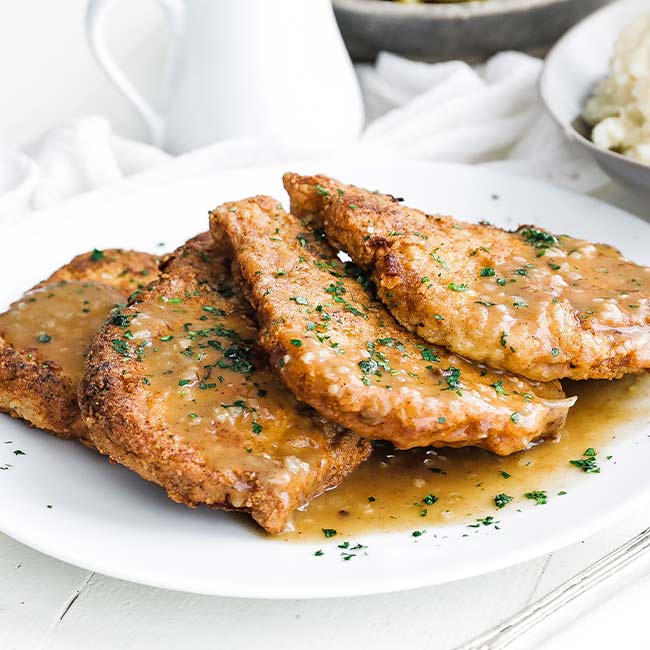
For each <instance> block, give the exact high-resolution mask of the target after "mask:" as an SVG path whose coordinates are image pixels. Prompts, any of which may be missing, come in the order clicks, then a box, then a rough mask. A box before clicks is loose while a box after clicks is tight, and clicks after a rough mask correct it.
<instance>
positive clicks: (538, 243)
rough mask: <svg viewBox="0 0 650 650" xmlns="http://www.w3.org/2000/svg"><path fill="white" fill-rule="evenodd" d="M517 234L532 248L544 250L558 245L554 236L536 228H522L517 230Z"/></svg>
mask: <svg viewBox="0 0 650 650" xmlns="http://www.w3.org/2000/svg"><path fill="white" fill-rule="evenodd" d="M519 234H520V235H521V236H522V237H523V238H524V241H525V242H526V243H528V244H531V245H532V246H533V247H534V248H539V249H546V248H551V247H552V246H557V245H558V244H559V243H560V242H559V241H558V238H557V237H556V236H555V235H552V234H551V233H550V232H546V231H545V230H539V229H538V228H522V229H520V230H519Z"/></svg>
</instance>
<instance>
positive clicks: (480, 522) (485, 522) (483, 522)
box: [467, 515, 499, 528]
mask: <svg viewBox="0 0 650 650" xmlns="http://www.w3.org/2000/svg"><path fill="white" fill-rule="evenodd" d="M476 521H477V523H475V524H468V525H467V527H468V528H480V527H481V526H491V525H492V524H494V527H495V528H498V526H497V525H496V524H498V523H499V522H498V521H495V519H494V517H493V516H492V515H488V516H487V517H482V518H479V519H477V520H476Z"/></svg>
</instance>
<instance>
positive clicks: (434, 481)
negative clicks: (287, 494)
mask: <svg viewBox="0 0 650 650" xmlns="http://www.w3.org/2000/svg"><path fill="white" fill-rule="evenodd" d="M565 388H566V390H567V394H569V395H577V396H578V401H577V403H576V405H575V406H574V407H573V408H572V409H571V411H570V413H569V419H568V421H567V424H566V427H565V429H564V431H563V434H562V439H561V440H560V441H558V442H553V441H547V442H545V443H542V444H540V445H537V446H536V447H533V448H532V449H529V450H528V451H524V452H520V453H517V454H514V455H512V456H508V457H499V456H496V455H494V454H491V453H489V452H486V451H483V450H480V449H469V448H467V449H432V448H424V449H414V450H411V451H395V450H394V449H393V448H392V447H388V446H380V447H377V449H376V451H375V453H374V455H373V456H372V457H371V458H370V459H369V460H368V461H366V462H365V463H363V464H362V466H361V467H360V468H359V469H358V470H357V471H356V472H354V473H353V474H352V475H351V476H349V477H348V478H347V479H346V480H345V481H344V482H343V483H342V484H341V485H340V486H339V487H338V488H337V489H336V490H332V491H330V492H327V493H325V494H323V495H321V496H320V497H319V498H318V499H315V500H314V501H312V503H311V504H310V505H309V506H308V507H306V508H305V509H304V510H303V511H300V512H298V513H296V516H295V518H294V521H295V531H294V532H291V533H288V534H287V535H285V539H291V540H297V539H305V540H311V541H313V540H315V539H324V535H323V529H335V530H336V531H337V533H338V537H339V538H340V537H342V536H353V535H358V534H361V533H369V532H378V531H391V530H418V529H422V528H425V527H427V528H428V527H432V526H441V525H444V524H468V523H473V522H474V521H475V520H476V519H478V518H483V517H486V516H490V515H491V516H493V517H495V518H497V519H498V517H499V514H500V513H503V514H505V513H506V512H507V511H508V510H509V509H513V508H514V509H516V508H518V507H519V506H520V505H521V504H522V503H524V502H527V503H529V504H530V503H531V501H529V500H528V499H526V498H525V497H524V496H523V495H524V494H525V493H527V492H532V491H535V490H544V491H546V493H547V497H548V501H549V502H551V501H552V500H553V499H559V498H562V495H561V494H559V493H561V492H563V491H567V492H569V491H570V490H571V483H572V480H573V479H574V478H575V477H576V476H577V473H582V472H581V470H580V468H578V467H574V466H572V465H571V464H569V461H570V460H572V459H584V458H585V457H584V456H583V453H584V452H585V451H586V450H587V449H589V448H594V449H595V450H596V451H597V457H596V461H597V464H598V465H599V466H600V467H601V468H603V472H605V470H606V466H607V464H608V463H612V462H615V461H616V458H615V457H612V458H609V459H608V454H609V452H608V451H607V445H608V443H610V442H611V441H612V440H613V439H614V438H615V433H614V432H615V431H616V426H617V425H619V424H623V423H626V422H630V421H631V420H632V419H635V418H638V417H639V416H641V415H645V416H646V417H648V418H650V403H643V401H642V400H640V399H639V398H640V397H642V396H643V395H650V375H641V376H636V377H635V376H628V377H626V378H624V379H621V380H617V381H611V382H607V381H588V382H579V383H572V382H567V384H566V386H565ZM640 410H643V413H640ZM504 473H505V474H506V475H509V478H506V477H505V476H504ZM599 478H600V479H601V480H602V477H599V476H598V475H593V479H594V480H599ZM498 494H506V495H508V496H511V497H513V500H512V501H511V502H509V503H507V505H505V507H504V508H503V510H499V509H498V508H497V507H496V506H495V503H494V497H495V496H496V495H498ZM427 495H432V496H433V497H436V498H437V500H436V501H435V502H434V503H428V504H427V501H429V502H431V501H433V499H431V498H426V497H427Z"/></svg>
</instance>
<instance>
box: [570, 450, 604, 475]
mask: <svg viewBox="0 0 650 650" xmlns="http://www.w3.org/2000/svg"><path fill="white" fill-rule="evenodd" d="M582 455H583V456H584V458H580V459H578V460H570V461H569V463H570V464H571V465H573V466H574V467H577V468H579V469H581V470H582V471H583V472H586V473H587V474H600V467H599V466H598V464H597V461H596V455H597V454H596V450H595V449H594V448H593V447H589V449H585V451H584V453H583V454H582Z"/></svg>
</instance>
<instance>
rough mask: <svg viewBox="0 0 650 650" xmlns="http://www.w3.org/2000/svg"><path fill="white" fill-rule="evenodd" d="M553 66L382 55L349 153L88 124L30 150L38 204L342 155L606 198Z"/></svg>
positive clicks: (366, 80) (633, 591) (368, 76)
mask: <svg viewBox="0 0 650 650" xmlns="http://www.w3.org/2000/svg"><path fill="white" fill-rule="evenodd" d="M541 66H542V62H541V61H540V60H539V59H536V58H533V57H530V56H528V55H525V54H520V53H517V52H503V53H500V54H497V55H496V56H494V57H493V58H492V59H490V60H489V61H488V62H487V63H486V64H484V65H482V66H478V67H471V66H469V65H467V64H465V63H462V62H460V61H451V62H446V63H436V64H427V63H418V62H413V61H409V60H406V59H403V58H400V57H398V56H395V55H392V54H387V53H382V54H381V55H380V56H379V58H378V61H377V62H376V64H375V65H373V66H367V65H363V66H359V67H358V75H359V80H360V82H361V87H362V90H363V93H364V98H365V102H366V109H367V117H368V124H367V127H366V129H365V131H364V132H363V134H362V135H361V137H360V138H359V140H358V141H356V142H351V143H349V145H348V149H347V150H346V151H345V152H342V151H341V149H340V146H339V148H337V150H335V151H334V150H329V151H328V150H327V149H323V147H322V146H321V147H319V148H318V149H316V148H314V147H313V146H311V145H310V143H305V142H302V143H286V142H285V143H278V142H274V141H271V140H260V139H250V138H239V139H234V140H229V141H226V142H219V143H216V144H212V145H209V146H206V147H204V148H202V149H199V150H196V151H193V152H190V153H188V154H184V155H183V156H180V157H178V158H173V157H172V156H170V155H169V154H167V153H165V152H163V151H160V150H158V149H155V148H153V147H151V146H149V145H146V144H143V143H140V142H134V141H130V140H126V139H124V138H122V137H120V136H118V135H116V134H115V133H113V131H112V129H111V127H110V125H109V123H108V122H107V120H105V119H104V118H102V117H96V116H92V117H84V118H81V119H79V120H77V121H75V122H73V123H71V124H67V125H64V126H61V127H57V128H54V129H52V130H51V131H49V132H48V133H46V134H45V135H43V136H42V137H41V138H39V139H38V140H37V141H35V142H33V143H32V144H30V145H29V146H28V147H27V148H26V153H27V154H28V155H29V156H30V157H31V158H32V159H33V160H34V161H35V162H36V163H37V165H38V167H39V168H40V181H39V184H38V186H37V188H36V191H35V194H34V195H33V197H32V200H31V205H30V206H26V207H31V208H32V209H43V208H47V207H50V206H52V205H55V204H57V203H61V202H63V201H65V200H67V199H69V198H71V197H73V196H76V195H79V194H82V193H87V192H90V191H91V190H95V192H94V193H93V197H94V200H105V199H106V198H108V197H110V196H111V195H113V196H115V195H118V194H122V195H123V194H124V193H125V192H127V191H131V190H133V189H134V188H139V187H143V186H145V185H151V184H152V183H163V182H172V181H175V180H180V179H183V178H189V177H192V176H196V175H200V174H207V173H212V172H215V171H219V170H224V169H233V168H241V167H245V166H251V165H258V164H263V163H271V162H281V161H285V160H289V159H294V160H295V159H309V158H317V157H320V158H322V157H324V156H328V155H341V154H342V153H344V154H346V155H348V154H349V155H358V156H377V155H386V156H394V157H396V158H416V159H423V160H431V161H447V162H461V163H475V164H481V165H489V166H492V167H499V168H502V169H504V170H509V171H511V172H514V173H519V174H525V175H528V176H535V177H537V178H540V179H543V180H549V181H551V182H554V183H558V184H560V185H563V186H565V187H568V188H571V189H574V190H578V191H582V192H594V190H597V189H598V188H601V187H603V186H605V185H606V184H607V183H608V182H609V181H608V179H607V178H606V177H605V176H604V174H603V173H602V172H601V171H600V170H599V169H598V168H597V167H596V166H595V165H594V164H593V162H592V161H591V160H590V159H588V158H586V157H584V156H583V155H582V153H581V152H580V151H579V150H577V148H575V147H573V146H572V145H571V144H570V143H568V141H567V140H566V138H565V137H564V136H563V134H562V133H561V132H560V130H559V129H558V128H557V127H556V126H555V125H554V124H553V122H552V120H551V119H550V118H549V117H548V115H547V114H546V113H545V111H544V108H543V106H542V103H541V100H540V98H539V96H538V93H537V82H538V78H539V74H540V71H541ZM129 177H130V178H129ZM126 178H129V180H128V181H127V182H126V183H125V182H119V181H123V179H126ZM100 188H101V189H100ZM98 190H99V191H98ZM89 198H90V197H89ZM642 586H645V585H639V586H637V587H635V588H630V589H628V590H626V591H624V592H623V593H622V594H620V595H619V596H618V600H617V603H616V605H615V606H612V605H610V604H609V603H608V606H610V607H614V609H612V611H619V610H620V609H621V608H623V609H625V607H626V603H627V602H629V599H632V598H636V599H639V598H641V596H640V595H639V593H638V591H639V590H640V589H641V588H642ZM646 593H647V587H646ZM601 609H602V607H601V608H598V610H596V611H597V612H600V610H601ZM599 616H600V617H601V618H602V612H601V613H600V614H599ZM596 622H597V621H596ZM591 625H592V622H591V621H590V622H587V618H585V617H583V618H582V619H581V621H580V628H578V627H576V626H573V628H571V629H570V630H569V629H567V630H565V631H564V633H563V635H561V636H560V637H556V638H555V639H554V640H553V641H551V642H550V643H549V645H548V646H545V647H548V648H549V649H554V648H565V647H571V646H573V645H574V643H568V642H569V641H573V640H574V637H575V639H581V640H582V641H585V640H586V637H585V633H584V630H585V629H586V628H589V627H590V626H591ZM580 630H582V631H580ZM578 635H580V636H578ZM565 642H567V645H564V643H565ZM558 643H559V645H558ZM575 643H578V645H579V642H578V641H575Z"/></svg>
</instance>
